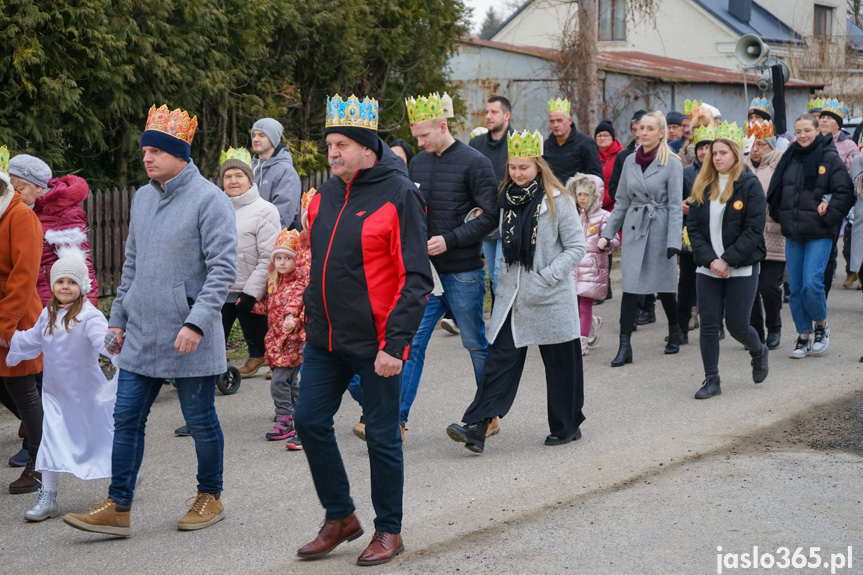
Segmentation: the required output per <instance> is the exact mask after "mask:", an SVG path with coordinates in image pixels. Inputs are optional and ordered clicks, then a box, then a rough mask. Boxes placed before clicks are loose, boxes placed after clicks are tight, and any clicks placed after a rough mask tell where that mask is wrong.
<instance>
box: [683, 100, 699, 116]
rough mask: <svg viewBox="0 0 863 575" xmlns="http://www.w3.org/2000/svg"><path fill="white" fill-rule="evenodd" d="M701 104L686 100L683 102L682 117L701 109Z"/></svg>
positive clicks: (697, 101)
mask: <svg viewBox="0 0 863 575" xmlns="http://www.w3.org/2000/svg"><path fill="white" fill-rule="evenodd" d="M701 104H702V102H701V101H700V100H690V99H689V98H687V99H686V101H685V102H683V115H684V116H689V115H690V114H692V110H694V109H695V108H699V107H701Z"/></svg>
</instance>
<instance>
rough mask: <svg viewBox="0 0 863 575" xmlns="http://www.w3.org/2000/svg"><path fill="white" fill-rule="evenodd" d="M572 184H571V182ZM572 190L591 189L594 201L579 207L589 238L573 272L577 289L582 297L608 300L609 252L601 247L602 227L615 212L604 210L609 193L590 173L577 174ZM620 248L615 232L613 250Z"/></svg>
mask: <svg viewBox="0 0 863 575" xmlns="http://www.w3.org/2000/svg"><path fill="white" fill-rule="evenodd" d="M567 187H570V184H567ZM570 191H572V193H574V194H578V193H583V192H585V191H587V192H588V195H589V196H590V204H589V205H588V206H587V208H586V209H584V210H582V208H581V207H579V208H578V211H579V213H580V218H581V224H582V226H584V238H585V240H586V241H587V252H586V253H585V254H584V257H583V258H581V261H580V262H578V266H576V268H575V269H574V270H573V271H572V275H573V277H574V278H575V287H576V292H577V293H578V295H579V296H580V297H587V298H593V299H605V296H606V294H607V293H608V273H609V268H608V254H609V252H608V251H605V252H602V251H600V249H599V246H598V244H599V240H600V238H602V230H603V229H605V225H606V224H607V223H608V218H609V217H611V213H610V212H607V211H605V210H603V209H602V200H603V196H604V195H605V185H604V184H603V181H602V180H601V179H599V178H598V177H596V176H594V175H590V174H577V175H576V176H575V177H574V178H573V179H572V184H571V188H570ZM619 247H620V236H619V235H618V234H615V235H614V238H613V239H612V240H611V251H612V252H613V251H616V250H617V249H618V248H619Z"/></svg>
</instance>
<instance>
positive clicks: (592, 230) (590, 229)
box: [587, 226, 596, 234]
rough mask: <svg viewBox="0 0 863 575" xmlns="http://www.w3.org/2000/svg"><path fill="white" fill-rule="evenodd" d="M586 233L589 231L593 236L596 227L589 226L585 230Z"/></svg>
mask: <svg viewBox="0 0 863 575" xmlns="http://www.w3.org/2000/svg"><path fill="white" fill-rule="evenodd" d="M587 231H589V232H590V233H592V234H595V233H596V226H590V227H589V228H587Z"/></svg>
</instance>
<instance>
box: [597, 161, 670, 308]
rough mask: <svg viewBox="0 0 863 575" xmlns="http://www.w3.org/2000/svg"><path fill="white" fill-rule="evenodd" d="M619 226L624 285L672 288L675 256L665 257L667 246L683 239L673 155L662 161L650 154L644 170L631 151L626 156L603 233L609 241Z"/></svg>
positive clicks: (643, 290)
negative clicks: (651, 159) (651, 158)
mask: <svg viewBox="0 0 863 575" xmlns="http://www.w3.org/2000/svg"><path fill="white" fill-rule="evenodd" d="M618 230H623V238H622V240H621V242H620V253H621V255H620V264H621V268H620V271H621V274H622V276H623V291H624V292H626V293H634V294H652V293H657V292H659V293H677V258H671V259H668V257H667V253H668V248H675V249H677V250H679V249H680V247H681V244H682V242H683V237H682V230H683V166H682V165H681V163H680V159H679V158H678V157H677V156H675V155H674V154H671V156H670V157H669V158H668V163H667V164H666V165H664V166H660V165H659V162H658V161H657V160H653V162H652V163H651V164H650V165H649V166H647V170H645V171H644V173H643V174H642V172H641V166H639V165H638V164H636V163H635V154H630V155H629V157H628V158H626V161H625V162H624V163H623V170H622V171H621V175H620V183H619V184H618V186H617V195H616V196H615V198H614V210H613V211H612V212H611V217H610V218H609V220H608V225H606V226H605V230H604V231H603V232H602V237H604V238H606V239H607V240H609V241H611V238H612V237H614V234H616V233H617V232H618Z"/></svg>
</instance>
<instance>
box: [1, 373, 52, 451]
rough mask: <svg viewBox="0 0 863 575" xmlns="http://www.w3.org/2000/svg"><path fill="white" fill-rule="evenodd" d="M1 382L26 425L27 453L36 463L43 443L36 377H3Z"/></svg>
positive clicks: (40, 405) (40, 406) (40, 401)
mask: <svg viewBox="0 0 863 575" xmlns="http://www.w3.org/2000/svg"><path fill="white" fill-rule="evenodd" d="M0 380H2V382H3V384H4V387H5V388H6V392H7V393H8V394H9V397H11V398H12V401H13V402H14V403H15V408H16V409H17V410H18V414H17V415H18V416H19V417H20V418H21V422H22V423H23V424H24V431H26V432H27V447H28V449H27V452H28V454H29V456H30V459H31V460H32V461H33V462H35V461H36V454H37V453H38V451H39V444H40V443H42V398H41V397H39V390H38V389H37V388H36V376H35V375H25V376H22V377H2V378H0Z"/></svg>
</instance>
